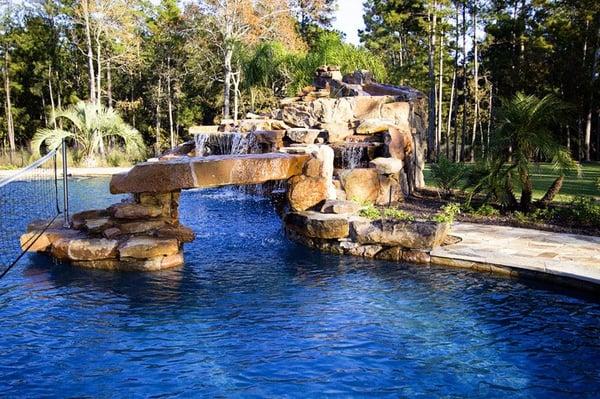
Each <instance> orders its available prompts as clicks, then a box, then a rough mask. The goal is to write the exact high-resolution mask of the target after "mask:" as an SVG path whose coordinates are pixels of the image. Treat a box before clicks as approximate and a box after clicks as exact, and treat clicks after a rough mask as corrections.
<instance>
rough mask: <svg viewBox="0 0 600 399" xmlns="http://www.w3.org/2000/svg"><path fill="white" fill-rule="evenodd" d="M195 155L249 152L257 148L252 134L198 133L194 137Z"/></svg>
mask: <svg viewBox="0 0 600 399" xmlns="http://www.w3.org/2000/svg"><path fill="white" fill-rule="evenodd" d="M194 140H195V142H196V156H199V157H202V156H206V155H237V154H251V153H253V152H254V151H256V150H257V145H256V140H255V138H254V135H251V134H244V133H216V134H215V133H212V134H208V133H199V134H196V135H195V137H194Z"/></svg>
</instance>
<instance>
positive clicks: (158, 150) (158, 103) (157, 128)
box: [154, 77, 162, 156]
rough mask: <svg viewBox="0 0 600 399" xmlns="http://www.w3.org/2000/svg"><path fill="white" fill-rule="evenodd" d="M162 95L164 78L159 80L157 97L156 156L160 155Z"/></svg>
mask: <svg viewBox="0 0 600 399" xmlns="http://www.w3.org/2000/svg"><path fill="white" fill-rule="evenodd" d="M161 94H162V77H159V78H158V90H157V95H156V143H155V144H154V151H155V153H156V155H157V156H158V154H160V98H161Z"/></svg>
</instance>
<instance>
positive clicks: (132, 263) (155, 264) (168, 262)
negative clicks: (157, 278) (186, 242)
mask: <svg viewBox="0 0 600 399" xmlns="http://www.w3.org/2000/svg"><path fill="white" fill-rule="evenodd" d="M184 263H185V261H184V259H183V253H182V252H178V253H176V254H174V255H169V256H157V257H154V258H149V259H137V258H121V259H120V261H119V264H118V270H123V271H132V272H154V271H159V270H167V269H172V268H175V267H179V266H181V265H183V264H184Z"/></svg>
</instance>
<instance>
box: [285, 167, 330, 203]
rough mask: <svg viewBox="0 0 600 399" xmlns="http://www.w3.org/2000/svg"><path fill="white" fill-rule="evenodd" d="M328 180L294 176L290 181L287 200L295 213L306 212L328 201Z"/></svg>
mask: <svg viewBox="0 0 600 399" xmlns="http://www.w3.org/2000/svg"><path fill="white" fill-rule="evenodd" d="M327 194H328V186H327V180H326V179H324V178H321V177H308V176H304V175H300V176H294V177H292V178H291V179H289V180H288V190H287V199H288V202H289V204H290V206H291V208H292V210H294V211H305V210H307V209H310V208H312V207H314V206H316V205H318V204H320V203H321V202H323V201H325V200H326V199H327Z"/></svg>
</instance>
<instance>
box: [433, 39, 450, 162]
mask: <svg viewBox="0 0 600 399" xmlns="http://www.w3.org/2000/svg"><path fill="white" fill-rule="evenodd" d="M439 54H440V67H439V74H440V76H439V79H438V82H439V83H438V86H439V87H438V93H439V97H438V122H437V139H436V142H437V147H436V151H435V152H436V154H437V155H438V156H439V154H440V147H441V142H442V124H443V116H442V111H443V107H442V100H443V99H444V90H443V89H444V32H442V33H441V34H440V51H439ZM446 147H448V140H446Z"/></svg>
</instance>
